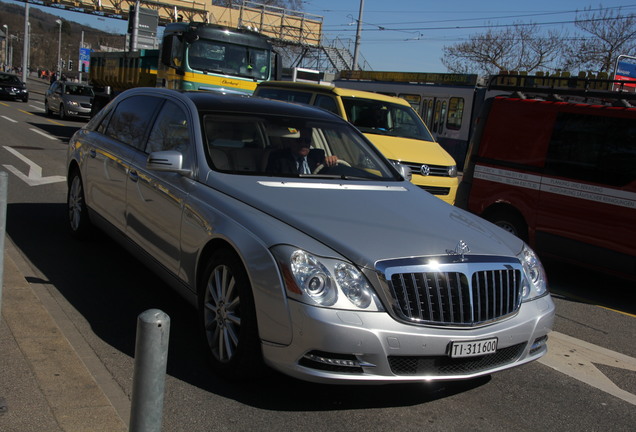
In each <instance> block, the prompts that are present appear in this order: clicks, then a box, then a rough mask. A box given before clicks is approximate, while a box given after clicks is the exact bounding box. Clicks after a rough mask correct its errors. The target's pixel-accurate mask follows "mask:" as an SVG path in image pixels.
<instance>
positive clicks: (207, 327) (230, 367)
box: [199, 250, 263, 380]
mask: <svg viewBox="0 0 636 432" xmlns="http://www.w3.org/2000/svg"><path fill="white" fill-rule="evenodd" d="M200 288H201V289H200V295H199V314H200V321H201V328H202V329H203V336H204V341H205V343H206V346H207V348H208V353H209V354H210V359H211V362H212V366H213V368H214V369H215V371H216V372H218V373H219V375H220V376H223V377H227V378H230V379H233V380H245V379H249V378H253V377H255V376H256V375H258V374H260V372H261V371H262V368H263V361H262V352H261V348H260V341H259V337H258V325H257V323H256V311H255V308H254V298H253V295H252V288H251V286H250V283H249V279H248V277H247V273H246V272H245V269H244V268H243V264H242V262H241V260H240V259H239V258H238V257H237V256H236V254H234V253H232V252H231V251H228V250H220V251H217V252H215V253H214V255H213V256H212V257H211V259H210V261H209V263H208V265H207V266H206V268H205V272H204V276H203V279H202V282H201V287H200Z"/></svg>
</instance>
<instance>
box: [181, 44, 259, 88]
mask: <svg viewBox="0 0 636 432" xmlns="http://www.w3.org/2000/svg"><path fill="white" fill-rule="evenodd" d="M187 59H188V65H189V66H190V68H191V69H193V70H198V71H201V72H212V73H220V74H225V75H234V76H241V77H245V78H253V79H256V80H264V79H267V78H269V65H270V58H269V52H268V51H267V50H264V49H259V48H252V47H247V46H243V45H234V44H228V43H224V42H218V41H212V40H205V39H199V40H197V41H195V42H194V43H193V44H192V45H191V46H190V47H189V49H188V56H187Z"/></svg>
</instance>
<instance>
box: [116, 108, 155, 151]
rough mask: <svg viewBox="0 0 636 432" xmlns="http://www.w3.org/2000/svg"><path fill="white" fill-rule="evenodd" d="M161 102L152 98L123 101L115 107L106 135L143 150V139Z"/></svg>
mask: <svg viewBox="0 0 636 432" xmlns="http://www.w3.org/2000/svg"><path fill="white" fill-rule="evenodd" d="M161 101H162V100H161V99H160V98H156V97H152V96H133V97H129V98H127V99H124V100H122V101H121V102H120V103H119V104H118V105H117V106H116V107H115V109H114V112H113V114H112V117H111V118H110V121H109V122H108V125H107V126H106V129H105V132H104V133H105V134H106V135H108V136H109V137H111V138H113V139H116V140H118V141H121V142H123V143H124V144H128V145H129V146H132V147H134V148H136V149H138V150H143V149H144V147H145V145H144V144H145V143H144V141H143V139H144V137H145V135H146V131H147V130H148V126H149V125H150V121H151V119H152V117H153V115H154V113H155V110H156V108H157V107H158V106H159V104H160V103H161ZM140 107H143V108H144V109H140Z"/></svg>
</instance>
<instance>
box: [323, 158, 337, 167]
mask: <svg viewBox="0 0 636 432" xmlns="http://www.w3.org/2000/svg"><path fill="white" fill-rule="evenodd" d="M337 163H338V156H327V157H325V162H324V164H325V165H326V166H330V167H332V166H335V165H336V164H337Z"/></svg>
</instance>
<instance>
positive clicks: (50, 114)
mask: <svg viewBox="0 0 636 432" xmlns="http://www.w3.org/2000/svg"><path fill="white" fill-rule="evenodd" d="M44 111H45V113H46V115H47V117H51V116H52V115H53V113H52V112H51V108H49V102H48V101H47V100H46V99H44Z"/></svg>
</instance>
